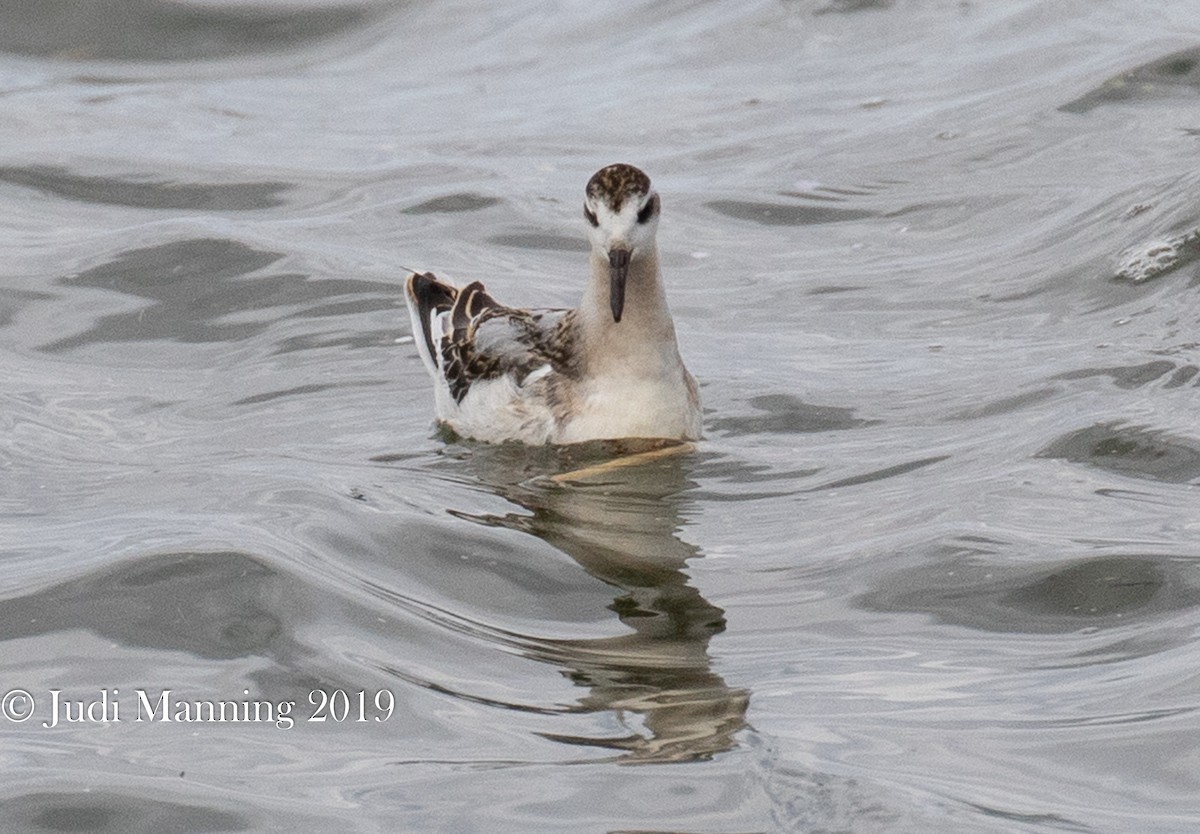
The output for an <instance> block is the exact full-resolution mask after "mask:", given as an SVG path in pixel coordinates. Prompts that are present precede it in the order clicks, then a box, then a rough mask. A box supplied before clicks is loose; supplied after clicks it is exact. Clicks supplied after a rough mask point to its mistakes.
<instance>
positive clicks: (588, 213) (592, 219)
mask: <svg viewBox="0 0 1200 834" xmlns="http://www.w3.org/2000/svg"><path fill="white" fill-rule="evenodd" d="M583 216H584V217H586V218H587V222H589V223H591V224H592V226H599V225H600V221H599V220H597V219H596V212H594V211H592V210H591V209H590V208H588V207H587V205H586V204H585V205H584V207H583Z"/></svg>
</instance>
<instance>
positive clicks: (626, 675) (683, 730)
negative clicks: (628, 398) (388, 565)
mask: <svg viewBox="0 0 1200 834" xmlns="http://www.w3.org/2000/svg"><path fill="white" fill-rule="evenodd" d="M590 451H592V452H595V451H597V450H596V449H592V450H590ZM599 451H604V450H599ZM541 454H542V455H544V456H543V457H537V456H535V458H536V459H534V460H531V458H530V455H529V453H528V450H523V451H521V450H515V449H508V448H506V447H491V448H479V447H477V448H475V449H474V450H473V451H472V454H471V462H472V469H473V471H474V473H475V474H476V476H477V477H479V478H480V479H481V480H482V481H483V482H484V483H486V484H487V485H488V486H489V487H491V488H492V489H494V490H495V491H496V492H497V493H498V494H500V495H502V496H503V497H504V498H506V499H508V500H510V501H512V502H514V503H516V504H518V505H520V506H521V507H522V508H524V510H526V511H527V512H524V513H510V514H507V515H503V516H497V515H473V514H467V513H455V514H456V515H458V516H459V517H461V518H466V519H470V520H472V521H476V522H479V523H482V524H487V525H489V526H497V525H500V526H505V527H509V528H512V529H517V530H521V531H523V532H526V533H529V534H530V535H534V536H537V537H538V538H540V539H542V540H543V541H545V542H547V543H548V544H550V545H552V546H554V547H556V548H558V549H559V550H561V551H562V552H563V553H565V554H567V555H568V556H570V557H571V558H572V559H574V560H575V561H576V562H577V563H578V564H579V565H580V566H581V567H582V568H583V569H584V570H586V571H587V572H588V573H590V574H591V575H592V576H594V577H596V578H598V579H600V580H602V581H604V582H606V583H608V584H609V585H611V586H613V587H614V588H616V589H618V593H617V594H616V596H615V597H614V599H613V603H612V605H611V608H612V610H613V611H614V612H616V614H617V616H618V617H619V618H620V620H621V622H622V623H624V624H625V625H626V626H628V627H629V628H630V629H631V632H630V633H628V634H624V635H621V636H618V637H606V638H597V639H594V640H554V641H549V642H548V643H547V642H545V641H539V647H538V650H537V651H535V652H532V653H533V654H535V655H536V656H538V657H539V658H541V659H545V660H548V661H550V662H554V663H557V664H559V665H560V666H561V667H562V668H563V673H564V674H566V675H567V676H568V677H570V679H571V680H573V681H574V682H575V683H576V684H578V685H579V686H581V687H586V688H587V689H588V690H589V691H588V693H587V694H586V695H585V696H583V697H582V698H580V700H579V702H578V710H579V711H585V712H600V711H606V710H611V711H615V712H616V713H617V714H618V715H619V716H620V717H621V718H622V719H624V720H625V721H626V723H631V724H635V725H636V724H640V732H639V731H636V730H631V732H630V734H629V735H627V736H625V737H619V738H590V737H585V736H565V735H553V734H546V736H547V737H548V738H552V739H555V740H557V741H562V742H567V743H573V744H582V745H589V746H599V747H608V748H613V749H617V750H620V751H622V753H621V756H620V761H623V762H664V761H689V760H697V759H706V758H709V757H711V756H712V755H713V754H716V753H719V752H722V751H724V750H729V749H731V748H732V747H733V746H734V745H735V741H734V734H735V733H737V732H738V731H739V730H740V729H742V728H743V727H744V726H745V713H746V707H747V704H748V695H747V693H746V692H745V691H744V690H739V689H731V688H730V687H729V686H728V685H727V684H726V683H725V681H724V680H722V679H721V677H720V676H719V675H717V674H716V673H714V672H713V671H712V668H711V663H710V660H709V657H708V643H709V640H710V639H711V638H712V636H713V635H714V634H718V633H719V632H721V631H722V630H724V628H725V617H724V611H722V610H721V609H720V608H718V607H717V606H715V605H713V604H712V603H711V602H709V601H708V600H706V599H705V598H704V597H703V596H702V595H701V594H700V592H699V591H697V590H696V589H695V588H694V587H692V586H691V585H690V584H689V581H688V577H687V575H686V574H685V573H684V565H685V563H686V562H687V560H689V559H692V558H695V557H697V556H699V555H700V552H699V550H698V548H696V547H695V546H694V545H691V544H688V543H686V542H684V541H682V540H681V539H680V538H679V537H678V535H677V532H678V530H679V527H680V525H681V515H682V513H683V512H684V511H685V510H686V508H687V507H688V505H689V502H688V499H687V496H686V491H687V488H688V487H689V486H691V485H692V483H691V482H690V481H689V480H688V479H687V474H686V473H687V469H688V465H689V463H688V456H687V455H675V456H669V457H663V458H659V459H656V460H652V461H648V462H645V463H640V464H638V465H631V466H622V467H619V468H615V469H604V468H600V469H598V470H589V469H579V468H578V467H579V465H580V464H581V463H582V462H581V461H580V459H579V456H580V454H581V453H580V451H579V450H575V451H573V452H571V453H567V452H564V451H562V450H558V451H552V450H547V451H546V452H544V453H541ZM552 468H554V469H557V470H558V471H563V470H564V469H573V470H574V471H576V472H579V473H580V474H579V476H578V477H571V476H568V478H566V479H563V480H552V479H550V478H547V477H531V475H536V473H538V472H539V471H540V472H546V471H550V469H552ZM630 717H635V720H634V721H632V722H630V721H628V719H629V718H630ZM639 719H640V720H639Z"/></svg>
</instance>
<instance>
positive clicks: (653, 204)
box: [637, 194, 658, 223]
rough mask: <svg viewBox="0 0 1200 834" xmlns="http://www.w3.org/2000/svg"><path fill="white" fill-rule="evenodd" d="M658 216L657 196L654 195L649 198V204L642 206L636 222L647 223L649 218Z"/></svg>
mask: <svg viewBox="0 0 1200 834" xmlns="http://www.w3.org/2000/svg"><path fill="white" fill-rule="evenodd" d="M656 214H658V195H657V194H655V195H654V196H653V197H651V198H650V202H648V203H646V205H644V206H642V210H641V211H639V212H638V215H637V222H639V223H649V222H650V218H651V217H653V216H654V215H656Z"/></svg>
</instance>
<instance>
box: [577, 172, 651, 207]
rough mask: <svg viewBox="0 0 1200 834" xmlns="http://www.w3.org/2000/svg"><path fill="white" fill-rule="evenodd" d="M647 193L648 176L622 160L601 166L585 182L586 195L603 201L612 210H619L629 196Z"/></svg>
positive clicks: (648, 186)
mask: <svg viewBox="0 0 1200 834" xmlns="http://www.w3.org/2000/svg"><path fill="white" fill-rule="evenodd" d="M649 193H650V178H649V177H648V176H646V175H645V173H643V172H642V170H641V169H640V168H635V167H633V166H632V165H626V164H624V163H622V162H618V163H617V164H615V165H609V166H607V167H605V168H601V169H600V170H599V171H597V172H596V173H594V174H592V178H591V179H590V180H588V184H587V195H588V197H589V198H591V199H592V200H602V201H604V203H605V204H607V205H608V207H609V208H610V209H612V210H613V211H614V212H619V211H620V210H621V206H622V205H623V204H624V203H625V200H627V199H628V198H629V197H631V196H633V195H637V196H639V197H644V196H645V195H647V194H649Z"/></svg>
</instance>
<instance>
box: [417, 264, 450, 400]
mask: <svg viewBox="0 0 1200 834" xmlns="http://www.w3.org/2000/svg"><path fill="white" fill-rule="evenodd" d="M404 299H405V301H407V302H408V315H409V317H410V318H411V319H412V331H413V341H414V342H416V345H417V353H419V354H420V355H421V361H422V362H424V363H425V368H426V369H427V370H428V371H429V373H430V375H431V376H433V377H435V378H436V377H438V376H439V375H440V373H441V371H440V368H441V362H440V361H439V357H440V354H441V351H440V350H439V349H438V346H439V345H440V344H441V340H442V336H443V335H445V333H446V331H447V329H448V326H449V318H450V316H449V314H450V311H451V310H452V309H453V308H454V303H455V301H456V300H457V299H458V289H457V288H455V287H453V286H451V285H450V284H445V283H442V282H441V281H439V280H438V279H437V278H436V277H435V276H434V274H433V273H432V272H426V273H419V272H411V273H409V275H408V277H407V278H405V279H404Z"/></svg>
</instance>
